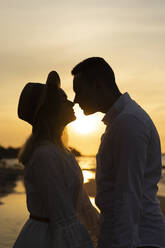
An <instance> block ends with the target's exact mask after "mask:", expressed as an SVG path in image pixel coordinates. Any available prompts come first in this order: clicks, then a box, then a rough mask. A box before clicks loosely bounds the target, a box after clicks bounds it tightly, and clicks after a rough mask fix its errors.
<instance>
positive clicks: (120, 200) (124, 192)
mask: <svg viewBox="0 0 165 248" xmlns="http://www.w3.org/2000/svg"><path fill="white" fill-rule="evenodd" d="M147 133H148V131H147V130H146V127H145V126H144V124H143V123H142V122H141V121H140V120H138V119H136V117H135V116H133V115H123V117H122V118H120V119H118V120H116V123H113V126H112V127H111V132H109V134H107V137H106V145H105V147H104V151H103V154H102V157H101V159H102V164H103V167H104V168H106V172H105V173H106V174H108V168H109V173H112V174H113V179H112V175H110V178H111V179H110V180H109V182H108V181H107V182H106V188H104V190H103V191H102V192H101V191H100V192H101V195H100V196H99V197H100V198H101V201H100V206H99V207H100V209H101V213H102V215H103V219H104V221H103V224H102V226H101V232H100V239H99V248H103V247H104V248H119V247H120V248H133V247H134V245H135V243H136V241H137V242H138V238H139V237H138V226H139V220H140V215H141V212H142V197H143V183H144V169H145V165H146V159H147V142H148V139H149V137H148V135H147ZM104 157H105V158H106V159H105V161H104ZM108 157H109V158H110V159H108ZM104 162H105V164H104ZM102 173H104V171H102ZM106 176H107V175H106ZM107 178H108V177H107ZM106 180H107V179H106ZM112 181H113V182H112ZM102 183H103V184H104V183H105V182H102Z"/></svg>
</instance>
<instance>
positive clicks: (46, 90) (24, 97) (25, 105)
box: [18, 71, 60, 125]
mask: <svg viewBox="0 0 165 248" xmlns="http://www.w3.org/2000/svg"><path fill="white" fill-rule="evenodd" d="M58 88H60V77H59V75H58V73H57V72H56V71H51V72H50V73H49V74H48V77H47V81H46V84H42V83H33V82H30V83H27V84H26V85H25V87H24V88H23V90H22V92H21V95H20V98H19V102H18V117H19V118H20V119H22V120H24V121H26V122H28V123H29V124H31V125H33V124H34V122H35V118H36V116H37V114H38V112H39V110H40V109H41V107H42V106H43V105H44V103H45V102H46V100H47V98H48V97H50V96H52V97H55V92H57V89H58Z"/></svg>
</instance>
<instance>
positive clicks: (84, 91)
mask: <svg viewBox="0 0 165 248" xmlns="http://www.w3.org/2000/svg"><path fill="white" fill-rule="evenodd" d="M73 90H74V92H75V98H74V103H78V104H79V105H80V107H81V108H82V109H83V111H84V114H85V115H90V114H93V113H95V112H97V111H98V110H97V101H96V99H97V94H98V93H97V90H96V86H95V84H93V83H92V82H88V81H87V79H84V77H82V75H80V74H77V75H75V76H74V79H73Z"/></svg>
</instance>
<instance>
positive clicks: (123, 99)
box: [102, 92, 132, 125]
mask: <svg viewBox="0 0 165 248" xmlns="http://www.w3.org/2000/svg"><path fill="white" fill-rule="evenodd" d="M130 101H132V99H131V97H130V96H129V94H128V93H127V92H126V93H124V94H122V95H121V96H120V97H119V98H118V100H117V101H116V102H115V103H114V104H113V105H112V107H111V108H110V109H109V110H108V112H107V113H106V114H105V116H104V118H103V119H102V121H103V122H104V124H105V125H108V124H109V123H110V122H112V121H113V119H114V118H115V117H116V116H117V115H118V114H119V113H120V112H121V111H122V110H123V108H124V106H125V105H126V104H127V103H128V102H130Z"/></svg>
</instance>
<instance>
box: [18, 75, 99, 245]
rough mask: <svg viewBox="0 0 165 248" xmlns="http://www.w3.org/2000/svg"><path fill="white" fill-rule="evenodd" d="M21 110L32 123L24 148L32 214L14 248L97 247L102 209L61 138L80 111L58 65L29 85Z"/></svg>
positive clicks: (23, 92)
mask: <svg viewBox="0 0 165 248" xmlns="http://www.w3.org/2000/svg"><path fill="white" fill-rule="evenodd" d="M18 116H19V118H20V119H22V120H24V121H26V122H28V123H30V124H31V125H32V134H31V136H30V138H29V139H28V140H27V142H26V143H25V146H24V147H23V149H22V151H21V154H20V161H21V162H22V163H23V164H24V166H25V175H24V182H25V188H26V195H27V208H28V211H29V212H30V217H29V219H28V220H27V222H26V223H25V225H24V226H23V228H22V230H21V232H20V234H19V236H18V238H17V240H16V242H15V245H14V248H36V247H38V248H53V247H54V248H69V247H72V248H76V247H79V248H81V247H82V248H91V247H93V244H92V241H91V238H90V236H89V233H90V234H91V235H92V237H94V241H96V238H97V233H98V216H99V215H98V212H97V211H96V209H95V208H94V207H93V206H92V204H91V203H90V200H89V198H88V196H87V194H86V192H85V190H84V188H83V176H82V172H81V170H80V168H79V166H78V164H77V162H76V160H75V158H74V157H73V155H72V154H71V153H70V151H69V150H68V149H66V148H65V147H64V145H63V143H62V140H61V137H62V133H63V130H64V127H65V126H66V125H67V124H68V123H69V122H71V121H73V120H75V115H74V111H73V103H72V102H70V101H69V100H67V96H66V94H65V93H64V91H63V90H62V89H61V88H60V78H59V76H58V74H57V73H56V72H55V71H52V72H50V73H49V75H48V79H47V82H46V85H45V84H39V83H28V84H27V85H26V86H25V87H24V89H23V91H22V93H21V96H20V100H19V105H18ZM82 223H84V224H82ZM85 225H86V228H87V229H88V231H87V229H86V228H85ZM95 244H96V243H95ZM95 244H94V246H95Z"/></svg>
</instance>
